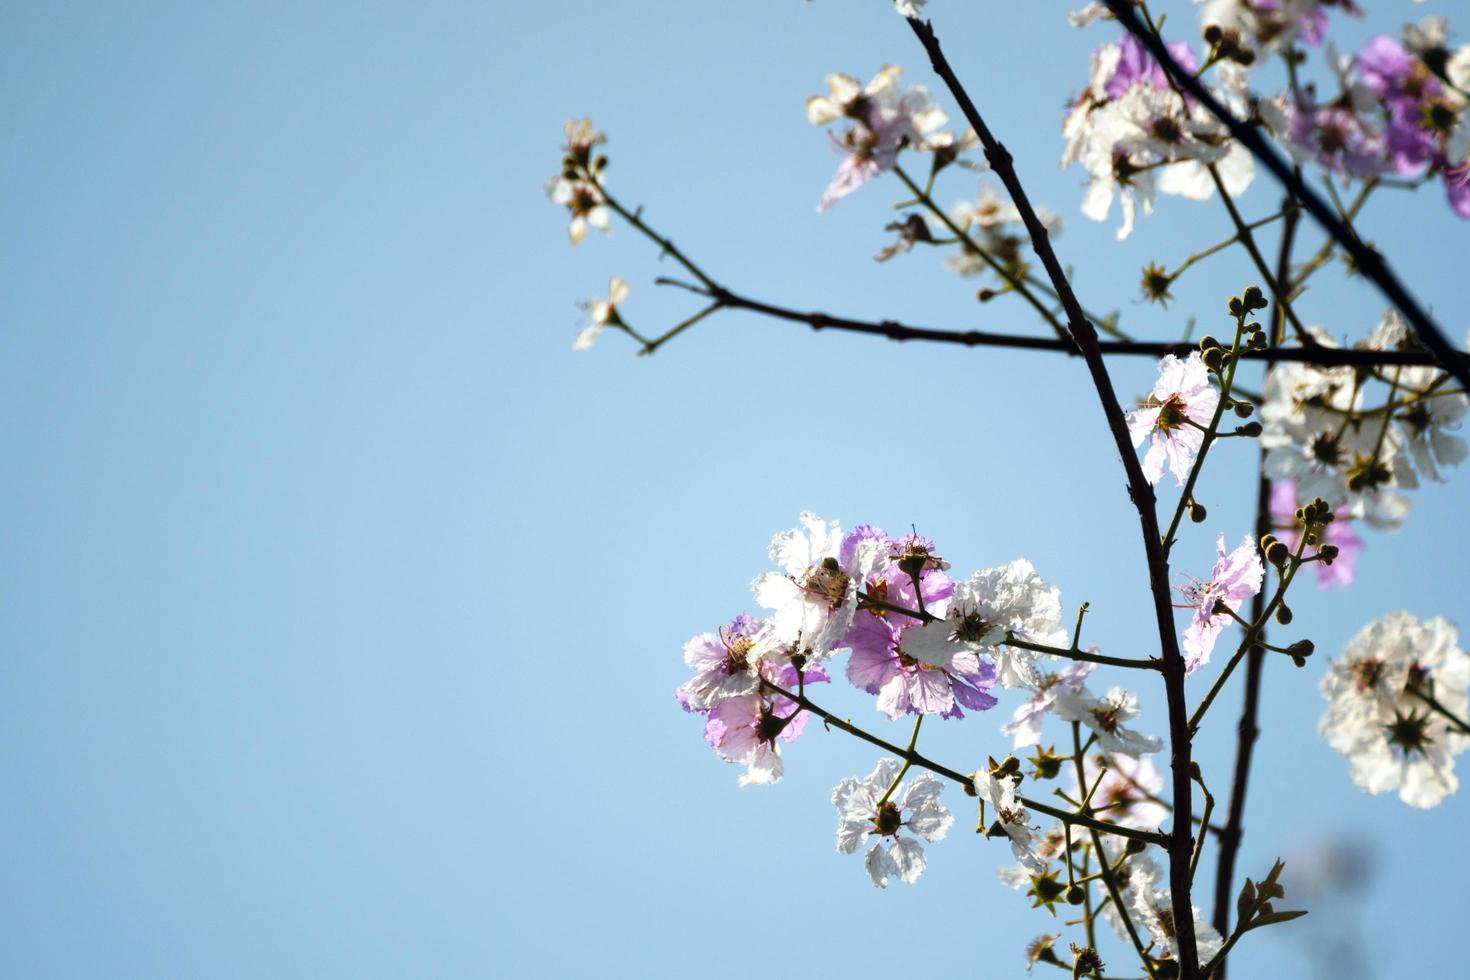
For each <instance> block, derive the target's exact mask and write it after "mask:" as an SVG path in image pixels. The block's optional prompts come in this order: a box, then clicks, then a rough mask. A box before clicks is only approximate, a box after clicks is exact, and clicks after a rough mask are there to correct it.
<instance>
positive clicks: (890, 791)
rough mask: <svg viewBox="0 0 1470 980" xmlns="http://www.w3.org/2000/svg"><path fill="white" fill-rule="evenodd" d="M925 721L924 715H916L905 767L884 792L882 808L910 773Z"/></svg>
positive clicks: (881, 801)
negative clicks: (921, 728) (920, 731)
mask: <svg viewBox="0 0 1470 980" xmlns="http://www.w3.org/2000/svg"><path fill="white" fill-rule="evenodd" d="M923 723H924V716H923V715H915V716H914V733H913V734H912V735H910V736H909V748H908V752H907V753H905V755H904V760H903V768H902V769H900V770H899V771H898V775H897V776H894V777H893V782H891V783H889V784H888V789H886V790H885V791H884V792H883V798H882V799H881V800H879V801H878V807H879V808H880V809H881V808H882V806H883V804H885V803H887V802H888V798H889V797H890V796H892V795H893V791H894V790H896V789H898V784H899V783H901V782H903V777H904V776H906V775H908V771H909V767H910V766H912V765H913V761H912V756H913V754H914V746H915V745H917V744H919V726H920V725H922V724H923Z"/></svg>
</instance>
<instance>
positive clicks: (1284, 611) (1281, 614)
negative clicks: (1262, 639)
mask: <svg viewBox="0 0 1470 980" xmlns="http://www.w3.org/2000/svg"><path fill="white" fill-rule="evenodd" d="M1291 618H1292V617H1291V607H1290V606H1288V605H1287V604H1286V603H1284V602H1283V603H1282V604H1281V605H1280V606H1278V607H1277V609H1276V622H1278V623H1280V624H1281V625H1282V626H1286V625H1287V624H1289V623H1290V622H1291Z"/></svg>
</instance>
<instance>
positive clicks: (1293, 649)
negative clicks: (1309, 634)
mask: <svg viewBox="0 0 1470 980" xmlns="http://www.w3.org/2000/svg"><path fill="white" fill-rule="evenodd" d="M1316 649H1317V645H1316V644H1315V643H1313V642H1312V641H1311V640H1297V641H1296V642H1295V643H1293V644H1292V645H1291V646H1289V647H1287V648H1286V652H1287V653H1288V654H1290V655H1291V658H1292V659H1293V660H1295V659H1297V658H1301V659H1306V658H1307V657H1310V656H1311V655H1312V654H1313V652H1315V651H1316Z"/></svg>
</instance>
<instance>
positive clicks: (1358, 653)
mask: <svg viewBox="0 0 1470 980" xmlns="http://www.w3.org/2000/svg"><path fill="white" fill-rule="evenodd" d="M1458 644H1459V630H1458V629H1456V628H1455V626H1454V624H1452V623H1450V622H1449V621H1447V620H1445V619H1442V618H1440V617H1435V618H1433V619H1429V620H1424V621H1420V620H1418V619H1415V618H1414V617H1413V616H1412V615H1410V614H1409V613H1407V612H1394V613H1389V614H1388V615H1387V616H1384V617H1383V618H1382V619H1379V620H1377V621H1375V622H1372V623H1369V624H1368V625H1367V626H1365V627H1363V629H1362V630H1360V631H1359V632H1358V634H1357V636H1355V637H1353V639H1352V641H1351V642H1349V643H1348V645H1347V649H1346V650H1344V651H1343V655H1342V657H1341V659H1339V660H1336V661H1334V662H1333V664H1332V668H1331V671H1330V672H1329V673H1328V674H1327V676H1326V677H1324V678H1323V679H1322V696H1323V697H1325V698H1326V699H1327V701H1328V705H1327V711H1326V712H1325V713H1324V714H1323V715H1322V720H1321V723H1320V724H1319V726H1318V730H1319V731H1320V732H1321V734H1322V736H1323V737H1324V738H1325V739H1326V740H1327V743H1328V744H1329V745H1331V746H1332V747H1333V748H1334V749H1336V750H1337V751H1338V752H1340V753H1342V754H1343V755H1345V756H1347V757H1348V762H1349V764H1350V766H1351V770H1352V776H1353V782H1355V783H1357V784H1358V785H1359V786H1360V787H1362V788H1363V789H1364V790H1367V791H1368V792H1369V793H1374V794H1378V793H1386V792H1388V791H1389V790H1392V789H1397V790H1398V792H1399V798H1400V799H1402V800H1403V801H1404V802H1405V803H1408V804H1409V805H1410V806H1414V807H1419V808H1421V809H1425V808H1428V807H1432V806H1436V805H1438V804H1439V803H1440V802H1441V801H1443V800H1444V798H1445V797H1446V796H1448V795H1449V794H1450V793H1453V792H1454V791H1455V789H1456V788H1457V787H1458V786H1459V779H1458V777H1456V775H1455V768H1454V756H1455V755H1457V754H1458V753H1460V752H1463V751H1464V750H1465V749H1466V748H1467V747H1470V727H1467V726H1466V724H1465V720H1464V719H1465V718H1466V709H1467V707H1470V697H1467V695H1466V688H1467V687H1470V656H1467V655H1466V653H1465V651H1464V650H1461V649H1460V648H1459V645H1458Z"/></svg>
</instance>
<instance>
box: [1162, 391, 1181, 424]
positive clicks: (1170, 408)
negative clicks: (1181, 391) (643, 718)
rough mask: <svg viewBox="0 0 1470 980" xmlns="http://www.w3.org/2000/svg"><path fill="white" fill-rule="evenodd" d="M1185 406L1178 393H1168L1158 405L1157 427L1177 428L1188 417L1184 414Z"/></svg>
mask: <svg viewBox="0 0 1470 980" xmlns="http://www.w3.org/2000/svg"><path fill="white" fill-rule="evenodd" d="M1187 407H1188V406H1186V405H1185V404H1184V400H1183V399H1181V398H1180V397H1179V396H1178V395H1170V396H1169V397H1168V399H1166V400H1165V401H1164V404H1162V405H1160V406H1159V423H1158V424H1159V428H1161V429H1177V428H1179V427H1180V426H1182V425H1183V424H1184V423H1185V421H1186V419H1187V418H1188V416H1186V415H1185V414H1184V410H1185V408H1187Z"/></svg>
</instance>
